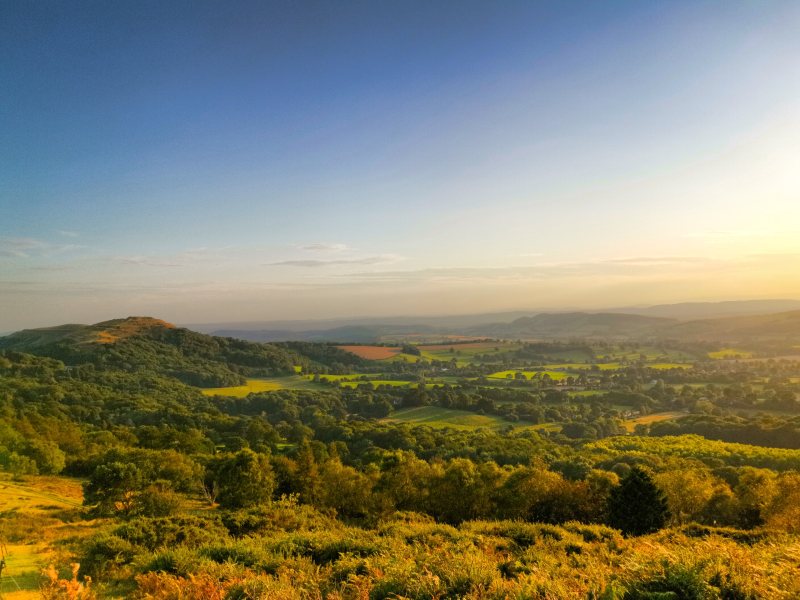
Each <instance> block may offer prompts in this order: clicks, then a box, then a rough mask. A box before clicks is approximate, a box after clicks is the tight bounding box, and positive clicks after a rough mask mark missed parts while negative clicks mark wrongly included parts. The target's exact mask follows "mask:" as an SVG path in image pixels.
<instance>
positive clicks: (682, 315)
mask: <svg viewBox="0 0 800 600" xmlns="http://www.w3.org/2000/svg"><path fill="white" fill-rule="evenodd" d="M792 310H800V300H732V301H726V302H681V303H678V304H658V305H656V306H647V307H627V308H615V309H611V310H608V311H605V312H614V313H626V314H633V315H645V316H648V317H664V318H669V319H679V320H681V321H693V320H698V319H719V318H722V317H739V316H746V315H765V314H769V313H779V312H787V311H792Z"/></svg>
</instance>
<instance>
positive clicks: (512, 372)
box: [488, 369, 570, 381]
mask: <svg viewBox="0 0 800 600" xmlns="http://www.w3.org/2000/svg"><path fill="white" fill-rule="evenodd" d="M517 373H522V375H523V376H524V377H525V379H533V378H534V377H537V376H538V377H543V376H544V375H548V376H549V377H550V379H552V380H554V381H561V380H562V379H566V378H567V377H569V376H570V373H566V372H564V371H552V370H546V371H521V370H517V369H507V370H505V371H498V372H497V373H492V374H491V375H489V376H488V379H514V377H515V376H516V374H517Z"/></svg>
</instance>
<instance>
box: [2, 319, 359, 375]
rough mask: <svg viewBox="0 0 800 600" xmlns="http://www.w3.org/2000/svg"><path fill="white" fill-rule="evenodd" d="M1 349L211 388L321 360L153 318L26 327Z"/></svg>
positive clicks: (281, 373)
mask: <svg viewBox="0 0 800 600" xmlns="http://www.w3.org/2000/svg"><path fill="white" fill-rule="evenodd" d="M0 350H11V351H16V352H31V353H34V354H37V355H41V356H48V357H50V358H55V359H58V360H61V361H63V362H64V363H65V364H66V365H68V366H70V365H73V366H76V365H83V364H87V363H88V364H92V365H94V366H95V367H97V368H116V369H121V370H125V371H134V372H136V371H139V372H143V371H148V372H151V373H157V374H161V375H167V376H171V377H175V378H177V379H179V380H181V381H183V382H184V383H189V384H191V385H199V386H211V387H213V386H227V385H238V384H241V383H244V378H245V377H254V376H256V377H257V376H265V377H269V376H276V375H288V374H291V373H293V372H294V370H295V366H297V365H299V366H308V365H309V364H310V363H311V362H313V361H314V360H316V361H319V360H324V359H325V357H324V356H320V355H319V353H317V354H316V355H315V357H314V359H311V358H309V357H307V356H305V355H303V354H301V353H299V352H297V351H295V350H293V349H291V348H289V347H287V346H285V345H284V346H277V345H272V344H257V343H251V342H246V341H242V340H235V339H232V338H222V337H215V336H210V335H205V334H202V333H197V332H194V331H190V330H189V329H185V328H181V327H176V326H175V325H173V324H171V323H167V322H166V321H162V320H160V319H154V318H152V317H127V318H123V319H113V320H111V321H103V322H100V323H96V324H94V325H75V324H71V325H60V326H57V327H47V328H42V329H26V330H23V331H19V332H17V333H13V334H11V335H9V336H6V337H3V338H0ZM330 352H332V353H336V352H337V351H336V350H335V349H331V350H330ZM341 354H342V356H347V355H346V354H344V353H341ZM352 360H355V359H351V360H350V362H352ZM345 362H347V361H346V360H345Z"/></svg>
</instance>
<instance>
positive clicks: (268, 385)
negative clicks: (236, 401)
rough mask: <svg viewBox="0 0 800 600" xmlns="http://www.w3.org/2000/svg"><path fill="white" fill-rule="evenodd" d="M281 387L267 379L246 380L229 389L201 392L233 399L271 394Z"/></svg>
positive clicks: (206, 389)
mask: <svg viewBox="0 0 800 600" xmlns="http://www.w3.org/2000/svg"><path fill="white" fill-rule="evenodd" d="M283 387H284V386H282V385H281V384H280V383H279V382H277V381H274V380H268V379H248V380H247V383H245V384H244V385H234V386H230V387H218V388H205V389H203V390H202V392H203V394H204V395H206V396H232V397H234V398H244V397H245V396H248V395H249V394H257V393H259V392H272V391H274V390H281V389H283Z"/></svg>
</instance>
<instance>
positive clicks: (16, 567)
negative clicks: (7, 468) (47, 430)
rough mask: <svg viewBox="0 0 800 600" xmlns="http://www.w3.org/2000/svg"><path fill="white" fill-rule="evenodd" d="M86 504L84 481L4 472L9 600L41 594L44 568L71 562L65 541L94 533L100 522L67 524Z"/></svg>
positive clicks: (2, 532)
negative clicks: (22, 476)
mask: <svg viewBox="0 0 800 600" xmlns="http://www.w3.org/2000/svg"><path fill="white" fill-rule="evenodd" d="M81 502H82V490H81V483H80V481H78V480H75V479H68V478H65V477H29V478H27V479H26V480H25V481H12V480H11V476H10V475H7V474H0V541H4V542H5V560H6V567H5V569H4V570H3V578H2V581H0V594H2V597H3V598H4V599H5V600H27V599H29V598H31V599H32V598H39V597H40V593H39V584H40V582H41V570H42V569H43V568H44V567H45V566H47V565H48V564H51V563H53V564H55V565H56V566H58V567H64V566H66V565H67V564H68V562H69V557H66V556H65V554H66V553H65V550H64V548H63V544H64V542H65V541H66V540H68V539H75V538H80V537H82V536H83V535H86V534H87V533H90V532H91V530H92V528H93V527H94V526H95V525H96V523H94V522H91V521H78V520H76V521H74V522H73V519H71V518H70V519H69V521H70V522H64V521H63V520H62V519H63V518H64V517H65V516H66V515H72V516H76V515H77V511H78V510H79V509H80V506H81Z"/></svg>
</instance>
